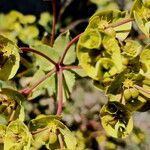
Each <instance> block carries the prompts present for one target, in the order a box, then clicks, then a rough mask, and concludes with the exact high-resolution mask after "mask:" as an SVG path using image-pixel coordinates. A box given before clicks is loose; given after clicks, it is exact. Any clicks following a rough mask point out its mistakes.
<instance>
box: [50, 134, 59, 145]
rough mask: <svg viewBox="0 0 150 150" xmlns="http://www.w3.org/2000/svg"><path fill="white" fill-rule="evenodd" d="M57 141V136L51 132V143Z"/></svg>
mask: <svg viewBox="0 0 150 150" xmlns="http://www.w3.org/2000/svg"><path fill="white" fill-rule="evenodd" d="M56 141H57V135H56V133H54V132H50V135H49V143H50V144H54V143H55V142H56Z"/></svg>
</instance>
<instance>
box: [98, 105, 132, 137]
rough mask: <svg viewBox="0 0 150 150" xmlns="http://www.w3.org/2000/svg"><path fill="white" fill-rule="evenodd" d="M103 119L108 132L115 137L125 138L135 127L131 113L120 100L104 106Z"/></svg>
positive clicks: (102, 110)
mask: <svg viewBox="0 0 150 150" xmlns="http://www.w3.org/2000/svg"><path fill="white" fill-rule="evenodd" d="M101 121H102V125H103V127H104V129H105V130H106V132H107V133H108V134H109V135H110V136H113V137H115V138H125V137H126V136H128V135H129V134H130V132H131V131H132V128H133V120H132V117H131V113H130V112H129V111H128V109H127V108H126V106H124V105H123V104H120V103H119V102H109V103H108V104H106V105H104V106H103V107H102V109H101Z"/></svg>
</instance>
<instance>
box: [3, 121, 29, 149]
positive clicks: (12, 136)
mask: <svg viewBox="0 0 150 150" xmlns="http://www.w3.org/2000/svg"><path fill="white" fill-rule="evenodd" d="M30 144H31V134H30V132H29V130H28V127H27V126H26V125H25V124H24V123H23V122H22V121H20V120H16V121H12V122H11V123H10V124H9V125H8V126H7V128H6V134H5V137H4V150H13V149H15V150H21V149H22V150H29V148H30Z"/></svg>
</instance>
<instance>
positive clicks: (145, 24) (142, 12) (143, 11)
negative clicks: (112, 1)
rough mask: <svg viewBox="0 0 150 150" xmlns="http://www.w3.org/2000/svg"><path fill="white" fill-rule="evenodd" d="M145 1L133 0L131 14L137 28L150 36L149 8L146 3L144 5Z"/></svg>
mask: <svg viewBox="0 0 150 150" xmlns="http://www.w3.org/2000/svg"><path fill="white" fill-rule="evenodd" d="M145 4H146V1H143V0H136V1H135V2H134V5H133V8H132V11H131V16H132V17H134V19H135V21H136V24H137V25H138V27H139V29H140V30H141V31H142V32H143V33H144V34H145V35H146V36H147V37H150V30H149V29H150V21H149V19H150V16H149V13H150V9H149V6H148V5H145Z"/></svg>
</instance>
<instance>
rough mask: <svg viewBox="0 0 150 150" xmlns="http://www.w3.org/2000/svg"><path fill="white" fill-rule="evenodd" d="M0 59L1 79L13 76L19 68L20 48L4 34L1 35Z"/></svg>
mask: <svg viewBox="0 0 150 150" xmlns="http://www.w3.org/2000/svg"><path fill="white" fill-rule="evenodd" d="M0 59H1V62H0V80H8V79H11V78H13V77H14V76H15V74H16V72H17V70H18V68H19V61H20V55H19V48H18V47H17V46H16V44H15V43H13V42H12V41H10V40H9V39H7V38H6V37H4V36H2V35H0Z"/></svg>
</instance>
